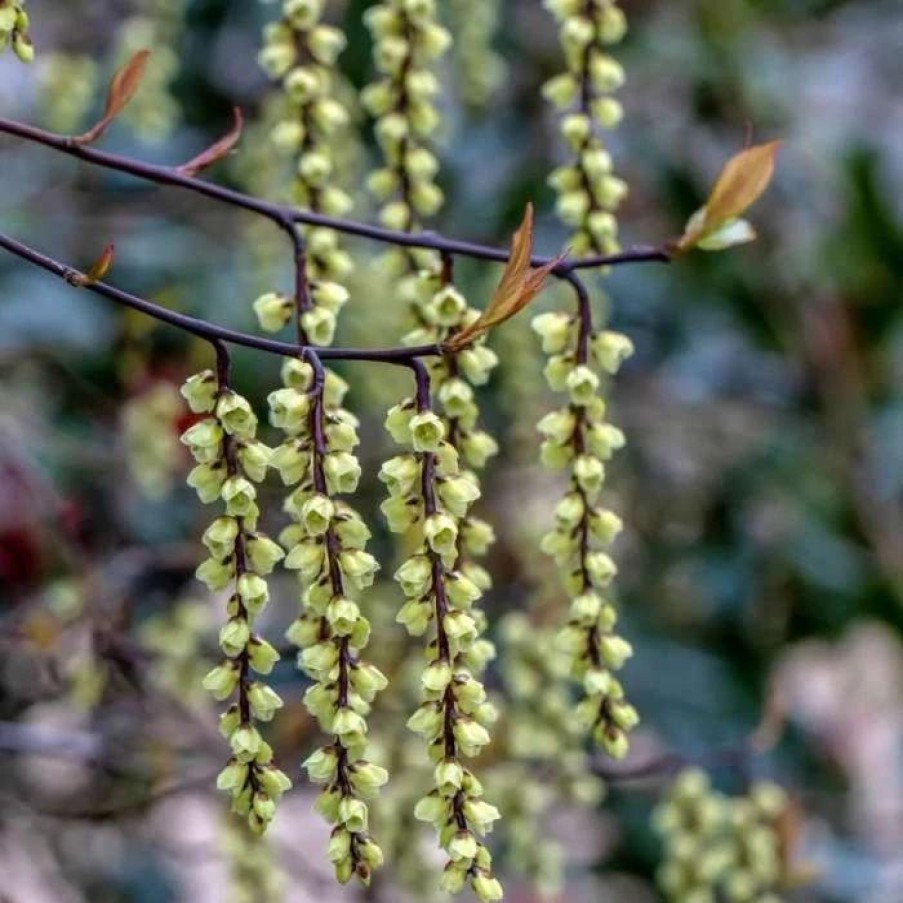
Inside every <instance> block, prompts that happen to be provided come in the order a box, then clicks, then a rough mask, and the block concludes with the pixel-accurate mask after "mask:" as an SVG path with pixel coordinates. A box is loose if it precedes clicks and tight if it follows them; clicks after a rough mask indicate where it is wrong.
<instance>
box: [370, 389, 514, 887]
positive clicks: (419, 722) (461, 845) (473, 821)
mask: <svg viewBox="0 0 903 903" xmlns="http://www.w3.org/2000/svg"><path fill="white" fill-rule="evenodd" d="M424 375H425V374H424ZM386 428H387V429H388V431H389V432H390V433H391V434H392V436H393V438H394V439H395V440H396V441H398V442H400V443H403V444H406V445H409V446H410V447H411V451H410V452H407V453H405V454H402V455H399V456H397V457H395V458H392V459H391V460H389V461H387V462H386V463H385V464H384V465H383V467H382V470H381V471H380V479H381V480H382V481H383V482H384V483H385V484H386V485H387V487H388V489H389V498H388V499H387V500H386V502H384V503H383V511H384V512H385V513H386V515H387V518H388V520H389V526H390V528H391V529H392V530H393V531H396V532H402V531H407V530H408V529H410V528H414V529H415V530H416V531H417V535H418V536H419V542H418V543H417V544H416V546H415V551H414V554H412V555H411V556H410V557H409V558H408V559H407V560H406V561H405V562H404V563H403V564H402V565H401V566H400V567H399V568H398V570H397V571H396V573H395V579H396V581H397V582H398V584H399V585H400V586H401V589H402V591H403V593H404V595H405V597H406V599H407V601H406V602H405V604H404V605H403V606H402V608H401V610H400V611H399V613H398V616H397V620H398V621H399V622H400V623H402V624H404V625H405V627H406V628H407V630H408V632H409V633H410V634H411V635H412V636H422V635H424V634H427V633H429V634H430V636H431V639H430V641H429V644H428V647H427V652H428V656H429V659H430V662H429V664H428V665H427V667H426V669H425V670H424V671H423V673H422V675H421V681H420V684H421V700H422V702H421V705H420V707H419V708H418V709H417V710H416V711H415V712H414V714H413V715H412V716H411V718H410V719H409V721H408V727H409V728H410V729H411V730H412V731H414V732H415V733H418V734H420V735H421V736H423V738H424V740H425V741H426V743H427V751H428V754H429V756H430V759H431V760H432V761H433V762H434V763H435V767H434V788H433V790H432V791H431V792H430V793H429V794H427V795H426V796H424V797H423V798H422V799H421V800H420V801H419V802H418V803H417V806H416V809H415V813H414V814H415V816H416V817H417V818H418V819H419V820H421V821H426V822H430V823H432V824H433V826H434V827H435V829H436V831H437V834H438V839H439V844H440V846H442V848H443V849H444V850H445V851H446V853H447V854H448V856H449V859H448V862H447V864H446V867H445V871H444V873H443V877H442V888H443V890H445V891H447V892H449V893H457V892H458V891H460V890H461V889H462V888H463V887H464V885H465V884H466V883H467V882H468V881H469V882H470V885H471V887H472V889H473V890H474V892H475V893H476V894H477V895H478V896H479V897H480V899H482V900H486V901H488V900H499V899H501V897H502V888H501V884H500V883H499V881H498V880H497V879H496V878H495V877H494V876H493V874H492V858H491V855H490V853H489V850H488V849H487V848H486V847H485V845H484V844H483V843H482V842H481V841H480V840H479V839H478V837H479V836H482V835H484V834H486V833H487V832H488V831H490V830H491V829H492V826H493V823H494V822H495V820H496V819H498V817H499V813H498V810H497V809H496V808H495V807H494V806H492V805H490V804H489V803H487V802H486V801H485V800H484V799H483V789H482V785H481V784H480V782H479V780H478V779H477V777H476V776H475V775H474V774H473V772H472V771H470V769H468V768H467V767H466V766H465V765H464V764H463V761H462V760H463V759H466V758H469V757H472V756H475V755H477V754H479V752H480V750H482V749H483V748H484V747H485V746H486V745H487V744H488V743H489V741H490V737H489V732H488V730H487V726H488V725H489V724H491V723H493V722H494V721H495V718H496V717H497V713H496V711H495V708H494V707H493V706H492V705H491V703H489V702H488V701H487V699H486V691H485V689H484V688H483V686H482V684H481V683H480V682H479V680H478V679H477V678H476V677H475V676H474V672H473V669H472V667H471V666H470V664H469V662H468V657H469V655H470V654H471V652H472V649H473V646H474V644H475V643H476V642H477V641H478V636H479V629H478V626H477V622H476V620H475V619H474V617H473V615H472V611H473V605H474V603H475V602H477V600H478V599H479V598H480V596H481V590H480V588H479V587H478V586H477V585H476V584H475V583H474V582H473V581H471V580H470V579H468V577H466V576H465V575H464V574H463V573H462V572H460V571H458V570H456V569H455V564H456V562H457V560H458V551H457V544H458V536H459V532H460V530H461V522H462V519H463V518H465V517H466V515H467V512H468V509H469V507H470V505H471V504H472V503H473V502H474V501H475V500H476V498H477V497H478V495H479V490H478V488H477V487H476V485H475V484H474V483H473V482H472V480H471V479H470V478H469V477H468V476H467V475H465V474H462V473H461V472H460V470H459V466H458V455H457V452H456V451H455V449H454V448H453V447H452V446H451V445H450V444H449V442H448V441H447V436H446V427H445V425H444V423H443V422H442V420H441V418H440V417H439V416H438V415H436V414H435V413H434V412H433V411H432V410H430V408H429V403H428V399H426V398H423V397H422V393H421V398H420V403H419V404H416V403H415V402H414V401H411V400H407V401H404V402H402V403H401V404H400V405H397V406H396V407H395V408H393V409H392V410H391V411H390V412H389V415H388V418H387V420H386Z"/></svg>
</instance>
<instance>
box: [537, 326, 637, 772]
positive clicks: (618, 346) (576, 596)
mask: <svg viewBox="0 0 903 903" xmlns="http://www.w3.org/2000/svg"><path fill="white" fill-rule="evenodd" d="M584 328H585V327H584V325H583V321H582V319H581V318H580V317H578V316H573V317H571V316H568V315H567V314H563V313H558V312H553V313H544V314H540V315H538V316H537V317H535V318H534V320H533V329H534V331H535V332H536V333H537V334H538V335H539V336H540V338H541V340H542V345H543V350H544V351H545V353H546V354H548V355H549V359H548V363H547V365H546V368H545V371H544V372H545V376H546V380H547V382H548V384H549V386H550V387H551V388H552V389H553V391H555V392H566V393H567V395H568V404H566V405H565V406H564V407H562V408H560V409H558V410H556V411H553V412H551V413H549V414H546V415H545V416H544V417H543V418H542V419H541V420H540V421H539V424H538V429H539V431H540V433H541V434H542V435H543V437H544V441H543V443H542V450H541V458H542V462H543V464H544V465H545V466H546V467H548V468H549V469H551V470H562V469H566V470H568V471H569V473H570V488H569V490H568V492H567V493H566V494H565V495H564V497H563V498H562V499H561V501H560V502H559V503H558V505H557V506H556V507H555V521H556V526H555V529H554V530H552V531H551V532H550V533H547V534H546V535H545V536H544V537H543V540H542V549H543V551H544V552H546V553H547V554H548V555H551V556H552V557H553V558H554V559H555V563H556V564H557V566H558V569H559V572H560V574H561V579H562V583H563V585H564V588H565V591H566V592H567V594H568V597H569V598H570V600H571V607H570V618H569V622H568V625H567V626H566V627H565V628H564V629H563V630H562V631H561V633H560V634H559V637H558V642H559V645H560V647H561V648H562V649H564V650H565V651H566V652H567V653H568V654H569V655H570V656H571V673H572V675H573V677H574V678H575V679H576V680H577V681H579V683H580V685H581V687H582V691H583V697H582V699H581V701H580V702H579V704H578V706H577V717H578V720H579V721H580V722H581V724H583V726H584V727H585V728H586V729H587V730H589V731H590V732H591V733H592V736H593V738H594V739H595V740H596V742H598V743H599V744H600V745H601V746H602V747H603V748H604V749H605V751H606V752H607V753H608V754H609V755H611V756H613V757H615V758H622V757H623V756H625V755H626V754H627V748H628V741H627V733H628V732H629V731H630V730H631V728H633V727H634V726H635V725H636V724H637V722H638V720H639V719H638V716H637V713H636V710H635V709H634V708H633V706H631V705H629V704H628V703H627V702H626V701H625V699H624V690H623V688H622V686H621V684H620V682H619V681H618V680H617V679H616V678H615V676H614V674H615V672H617V671H619V670H620V669H621V667H622V666H623V665H624V663H625V662H626V661H627V659H628V658H629V657H630V656H631V654H632V649H631V646H630V644H629V643H628V642H627V641H626V640H625V639H623V638H622V637H621V636H619V635H618V633H617V632H616V629H615V626H616V621H617V615H616V612H615V609H614V606H613V604H612V602H611V599H610V597H609V595H608V588H609V586H610V584H611V582H612V580H613V578H614V576H615V574H616V573H617V567H616V566H615V563H614V561H613V560H612V558H611V557H610V556H609V555H608V553H607V551H606V549H607V547H608V546H609V545H610V544H611V543H612V541H613V540H614V539H615V537H616V536H617V535H618V533H619V532H620V530H621V521H620V518H618V517H617V515H615V514H614V513H612V512H611V511H608V510H606V509H605V508H603V507H602V506H601V505H600V503H599V496H600V493H601V490H602V486H603V484H604V481H605V465H606V462H607V461H608V459H609V458H611V457H612V455H613V454H614V452H615V451H616V450H617V449H619V448H621V447H622V446H623V444H624V436H623V434H622V433H621V431H620V430H619V429H617V427H615V426H612V425H611V424H610V423H608V422H607V421H606V404H605V401H604V399H603V398H602V395H601V388H602V376H601V375H600V374H602V375H611V374H613V373H614V372H615V371H616V370H617V369H618V367H619V366H620V363H621V361H622V360H623V359H624V358H625V357H627V356H628V355H629V354H630V353H631V351H632V347H631V344H630V341H629V340H628V339H626V338H625V337H624V336H621V335H618V334H616V333H613V332H607V331H606V332H600V333H598V334H595V335H586V336H585V335H584V333H583V330H584Z"/></svg>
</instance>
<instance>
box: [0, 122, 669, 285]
mask: <svg viewBox="0 0 903 903" xmlns="http://www.w3.org/2000/svg"><path fill="white" fill-rule="evenodd" d="M0 132H4V133H6V134H8V135H14V136H16V137H18V138H22V139H24V140H26V141H31V142H33V143H35V144H42V145H44V146H45V147H50V148H53V149H54V150H57V151H60V152H61V153H64V154H68V155H69V156H71V157H76V158H78V159H79V160H84V161H85V162H86V163H91V164H92V165H95V166H100V167H102V168H104V169H111V170H115V171H117V172H124V173H128V174H129V175H133V176H136V177H138V178H140V179H144V180H146V181H149V182H155V183H157V184H159V185H171V186H174V187H177V188H182V189H185V190H187V191H193V192H196V193H198V194H202V195H204V196H206V197H209V198H211V199H213V200H216V201H219V202H221V203H224V204H228V205H230V206H232V207H238V208H240V209H243V210H248V211H250V212H252V213H256V214H258V215H259V216H263V217H265V218H266V219H269V220H270V221H271V222H273V223H275V224H276V225H278V226H279V227H280V228H281V229H283V230H284V231H286V232H289V233H290V234H292V233H293V232H294V224H295V223H303V224H304V225H308V226H322V227H324V228H328V229H334V230H335V231H336V232H341V233H344V234H346V235H357V236H359V237H361V238H367V239H370V240H372V241H376V242H380V243H382V244H388V245H395V246H396V247H408V248H423V249H426V250H431V251H436V252H437V253H439V254H451V255H455V256H460V257H470V258H473V259H475V260H490V261H496V262H499V263H504V262H505V261H507V260H508V256H509V252H508V251H507V250H505V249H503V248H494V247H491V246H488V245H482V244H476V243H473V242H467V241H458V240H456V239H452V238H446V237H445V236H443V235H440V234H438V233H435V232H415V233H409V232H402V231H396V230H394V229H386V228H383V227H382V226H373V225H370V224H368V223H361V222H357V221H354V220H348V219H342V218H340V217H334V216H326V215H325V214H322V213H313V212H311V211H309V210H301V209H299V208H297V207H293V206H290V205H284V204H275V203H271V202H269V201H264V200H261V199H259V198H254V197H251V196H250V195H246V194H242V193H241V192H240V191H234V190H232V189H230V188H224V187H222V186H220V185H215V184H213V183H212V182H207V181H204V180H203V179H197V178H194V177H192V176H188V175H184V174H182V173H180V172H179V171H178V168H176V167H168V166H155V165H154V164H151V163H143V162H141V161H139V160H131V159H129V158H127V157H122V156H118V155H116V154H110V153H106V152H105V151H99V150H94V149H92V148H87V147H82V146H79V145H77V144H73V143H72V140H71V139H70V138H67V137H64V136H61V135H54V134H53V133H52V132H46V131H44V130H43V129H38V128H35V127H34V126H30V125H25V124H24V123H21V122H14V121H13V120H10V119H3V118H0ZM552 259H553V258H551V257H542V256H535V257H533V258H532V260H531V263H532V265H533V266H544V265H545V264H547V263H549V262H550V261H551V260H552ZM670 259H671V258H670V255H669V253H668V251H667V250H666V249H665V248H664V247H658V248H654V247H636V248H629V249H627V250H626V251H623V252H621V253H618V254H607V255H606V254H603V255H595V256H592V257H583V258H580V259H565V260H563V261H562V262H561V263H559V264H558V266H556V267H555V269H554V270H553V271H552V272H553V273H554V274H555V275H556V276H566V275H567V274H568V273H572V272H573V271H575V270H581V269H596V268H598V267H609V266H619V265H622V264H628V263H650V262H658V263H667V262H668V261H669V260H670Z"/></svg>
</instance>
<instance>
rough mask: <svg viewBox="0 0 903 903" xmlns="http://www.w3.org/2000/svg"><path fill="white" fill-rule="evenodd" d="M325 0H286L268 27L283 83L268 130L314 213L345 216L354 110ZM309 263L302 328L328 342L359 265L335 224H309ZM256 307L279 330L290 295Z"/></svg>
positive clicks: (269, 55) (297, 195)
mask: <svg viewBox="0 0 903 903" xmlns="http://www.w3.org/2000/svg"><path fill="white" fill-rule="evenodd" d="M324 5H325V4H324V0H284V2H283V3H282V4H281V17H280V18H279V20H278V21H276V22H272V23H270V24H269V25H267V26H266V28H265V29H264V34H263V47H262V49H261V51H260V54H259V56H258V61H259V63H260V65H261V66H262V68H263V69H264V70H265V71H266V73H267V74H268V75H269V76H270V78H272V79H274V80H275V81H278V82H279V85H280V87H281V98H280V101H281V102H280V105H279V108H278V112H277V116H276V119H275V122H274V124H273V126H272V129H271V131H270V140H271V142H272V144H273V146H274V147H276V148H277V149H278V150H279V151H281V152H282V153H283V154H284V155H286V156H289V157H291V158H292V160H293V164H294V175H293V180H292V191H291V197H292V200H293V201H294V202H295V203H296V204H298V205H299V206H301V207H304V208H305V209H307V210H310V211H311V212H313V213H323V214H327V215H330V216H343V215H345V214H346V213H348V211H349V210H350V209H351V206H352V201H351V198H350V196H349V195H348V193H347V192H345V191H344V190H343V189H342V188H340V187H339V186H338V184H337V183H338V181H339V179H338V176H339V172H338V171H339V170H340V168H341V159H340V157H341V153H342V147H343V146H346V145H348V144H349V143H350V140H351V139H350V130H349V128H348V126H349V124H350V121H351V120H350V115H349V113H348V110H347V109H346V105H345V104H344V103H343V101H342V99H341V95H342V91H341V90H340V89H341V88H343V87H344V86H343V84H342V76H341V74H340V73H339V71H338V68H337V61H338V58H339V56H340V55H341V53H342V51H343V50H344V49H345V44H346V39H345V35H344V34H343V33H342V31H340V30H339V29H338V28H335V27H333V26H331V25H328V24H327V23H325V22H323V13H324ZM303 235H304V241H305V267H306V270H307V275H308V278H309V279H310V281H311V286H310V297H309V298H307V299H305V306H306V310H305V314H304V316H305V321H306V322H305V323H304V327H303V328H304V330H305V332H306V333H307V335H308V337H309V340H310V342H311V343H312V344H315V345H329V344H331V342H332V337H333V333H334V332H335V317H336V314H337V312H338V310H339V309H340V308H341V306H342V305H343V304H344V303H345V301H346V300H347V297H348V293H347V290H346V289H345V288H344V286H343V285H341V282H342V281H343V280H344V279H345V278H347V276H348V275H349V274H350V272H351V270H352V269H353V263H352V261H351V257H350V256H349V255H348V253H347V252H346V251H344V250H343V249H342V248H341V247H340V246H339V239H338V235H337V234H336V232H334V231H333V230H332V229H324V228H320V227H305V228H304V229H303ZM254 309H255V311H256V313H257V316H258V319H259V320H260V325H261V328H262V329H264V330H266V331H267V332H276V331H278V330H279V329H281V328H282V327H283V326H284V325H285V324H286V323H287V322H288V321H289V319H290V318H291V317H292V315H293V313H294V302H293V300H292V299H290V298H287V297H285V296H279V295H263V296H261V297H260V298H258V299H257V301H256V302H255V305H254Z"/></svg>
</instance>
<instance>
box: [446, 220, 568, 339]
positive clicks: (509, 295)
mask: <svg viewBox="0 0 903 903" xmlns="http://www.w3.org/2000/svg"><path fill="white" fill-rule="evenodd" d="M532 255H533V205H532V204H527V209H526V210H525V211H524V219H523V222H522V223H521V225H520V228H519V229H518V230H517V232H515V233H514V238H513V239H512V241H511V256H510V257H509V258H508V263H507V265H506V266H505V272H504V273H503V274H502V278H501V281H500V282H499V284H498V288H496V290H495V292H494V293H493V295H492V298H491V299H490V301H489V304H487V305H486V309H485V310H484V311H483V313H481V314H480V316H479V317H478V318H477V319H476V320H474V322H473V323H471V324H470V326H466V327H465V328H464V329H462V330H461V331H460V332H458V333H455V335H453V336H452V337H451V338H450V339H449V340H448V341H447V342H446V343H445V346H444V347H445V349H446V350H447V351H450V352H452V353H454V352H457V351H461V350H463V349H464V348H466V347H467V346H468V345H470V344H471V343H472V342H473V341H475V340H476V339H477V338H479V337H480V336H481V335H482V334H483V333H484V332H487V331H488V330H490V329H492V328H493V327H494V326H498V325H499V324H500V323H504V322H505V320H509V319H511V317H513V316H514V315H515V314H517V313H519V312H520V311H521V310H523V309H524V308H525V307H526V306H527V305H528V304H529V303H530V302H531V301H532V300H533V298H535V297H536V295H538V294H539V292H540V291H541V290H542V287H543V284H544V283H545V281H546V277H547V276H548V275H549V273H551V272H552V270H554V269H555V267H557V266H558V264H560V263H561V261H562V260H564V257H565V255H563V254H562V255H561V256H560V257H556V258H555V259H554V260H552V261H550V262H549V263H547V264H545V265H544V266H541V267H537V268H536V269H531V268H530V258H531V257H532Z"/></svg>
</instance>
